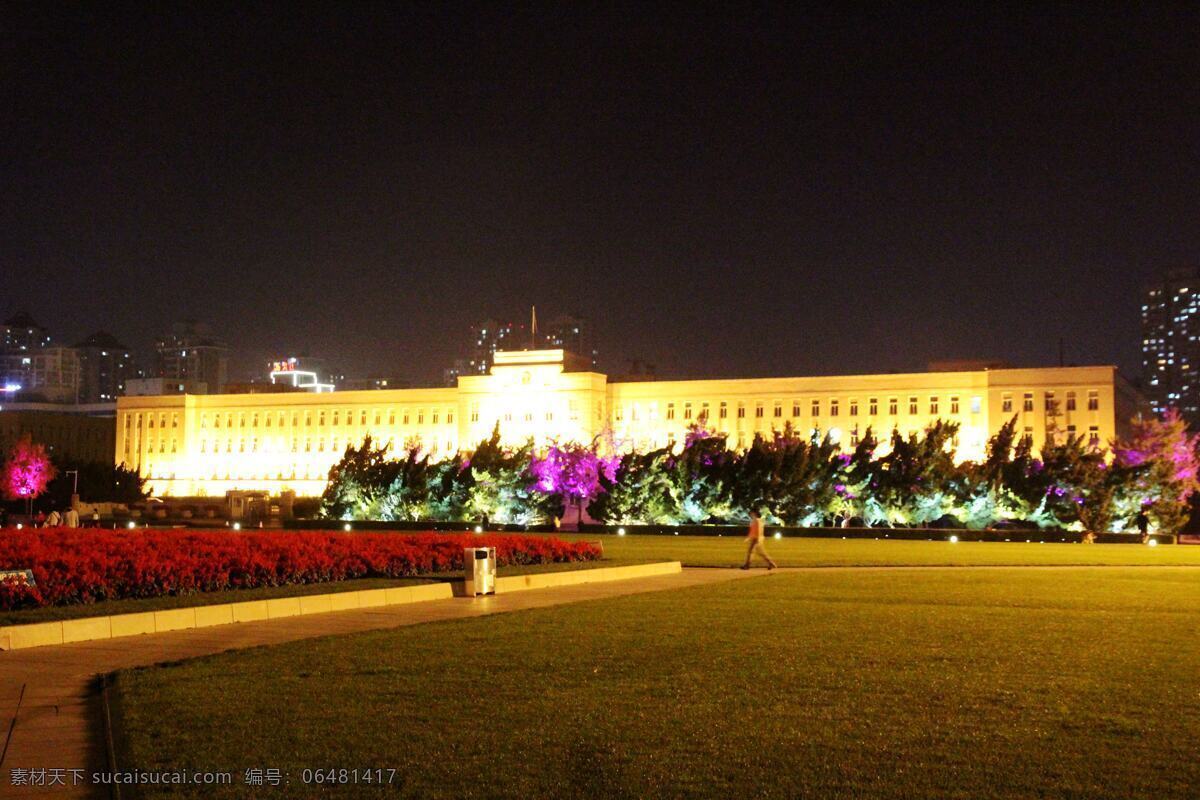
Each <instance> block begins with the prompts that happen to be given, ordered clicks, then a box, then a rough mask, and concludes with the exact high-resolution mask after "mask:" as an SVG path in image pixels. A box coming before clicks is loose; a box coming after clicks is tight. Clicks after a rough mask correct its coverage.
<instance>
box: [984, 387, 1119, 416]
mask: <svg viewBox="0 0 1200 800" xmlns="http://www.w3.org/2000/svg"><path fill="white" fill-rule="evenodd" d="M1033 401H1034V397H1033V392H1025V393H1024V394H1023V395H1022V397H1021V410H1022V411H1033V405H1034V402H1033ZM1042 407H1043V408H1044V409H1045V410H1046V413H1048V414H1057V413H1058V412H1060V411H1064V410H1066V411H1075V410H1076V408H1077V401H1076V396H1075V392H1067V393H1066V401H1065V404H1064V406H1061V407H1060V405H1059V400H1058V397H1057V396H1056V395H1055V393H1054V392H1046V393H1045V396H1044V397H1043V398H1042ZM1000 410H1001V411H1002V412H1003V413H1005V414H1011V413H1012V410H1013V396H1012V395H1011V394H1009V393H1007V392H1005V393H1004V394H1003V395H1001V397H1000ZM1087 410H1088V411H1099V410H1100V391H1099V390H1098V389H1088V392H1087Z"/></svg>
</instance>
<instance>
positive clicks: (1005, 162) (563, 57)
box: [0, 3, 1200, 382]
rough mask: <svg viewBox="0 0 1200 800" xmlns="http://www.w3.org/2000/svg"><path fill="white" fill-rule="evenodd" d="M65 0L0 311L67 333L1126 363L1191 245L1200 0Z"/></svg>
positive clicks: (13, 184)
mask: <svg viewBox="0 0 1200 800" xmlns="http://www.w3.org/2000/svg"><path fill="white" fill-rule="evenodd" d="M50 5H57V4H36V5H29V6H17V5H15V4H9V5H6V6H5V8H4V11H3V12H0V15H2V16H0V52H2V53H3V61H2V63H0V68H2V70H3V77H2V78H0V80H2V81H3V85H4V98H3V99H4V112H3V113H2V114H0V125H2V126H3V130H2V135H3V149H2V152H3V159H2V161H0V186H2V187H3V191H2V192H0V259H2V262H0V264H2V266H0V276H2V277H0V287H2V294H0V314H2V315H4V316H7V315H8V314H10V313H13V312H15V311H17V310H20V309H26V308H27V309H28V310H29V311H30V312H32V313H33V315H34V316H35V317H36V318H38V319H39V320H40V321H41V322H42V323H43V324H45V325H46V326H48V327H49V328H51V330H52V332H53V333H54V334H55V335H56V337H57V338H58V339H65V340H67V341H68V343H70V342H73V341H74V340H75V339H78V338H82V337H83V336H84V335H86V334H88V333H90V332H92V331H93V330H95V329H105V330H108V331H110V332H112V333H114V334H115V335H116V336H117V337H118V338H120V339H121V340H123V341H125V342H126V343H127V344H129V345H131V346H133V347H134V348H135V349H139V350H141V349H144V348H146V347H148V345H149V344H150V343H151V341H152V338H153V336H154V334H155V333H156V332H158V331H160V330H163V329H165V328H167V327H169V326H170V324H171V322H172V321H174V320H178V319H183V318H188V317H195V318H200V319H204V320H208V321H209V322H211V323H212V325H213V327H214V328H215V329H216V330H217V331H218V332H219V333H220V334H221V335H222V336H223V337H225V338H226V339H227V340H228V341H229V343H230V344H231V345H232V346H233V347H234V348H235V351H236V352H237V358H236V360H235V363H234V367H235V374H240V375H241V376H248V375H249V373H250V372H251V371H252V370H253V371H261V364H260V362H263V361H265V360H266V359H267V358H268V357H271V356H277V355H278V356H283V355H288V354H291V353H296V352H300V351H304V350H307V351H308V352H310V353H312V354H314V355H322V356H325V357H327V358H328V359H330V360H331V361H332V362H334V363H335V364H337V365H340V367H341V370H342V371H343V372H346V373H348V374H351V375H362V374H366V373H368V372H372V373H385V374H395V375H404V376H408V377H410V378H412V379H414V380H416V381H419V382H428V381H433V380H434V379H435V378H436V377H437V376H438V375H439V374H440V370H441V368H442V367H443V366H445V364H446V362H448V361H449V360H450V359H452V358H453V357H454V355H455V354H456V352H457V351H458V350H459V349H461V347H463V346H464V345H465V344H466V339H467V327H468V326H469V324H470V323H471V322H472V321H473V320H476V319H479V318H482V317H486V316H496V317H501V318H513V319H523V318H525V317H526V316H527V315H528V308H529V306H530V305H531V304H536V305H537V307H538V314H539V317H540V318H543V319H545V318H547V317H549V316H552V315H554V314H555V313H558V312H576V313H579V314H583V315H586V316H589V317H590V318H591V319H592V320H593V321H594V324H595V327H596V330H597V333H598V337H599V347H600V348H601V351H602V358H601V362H602V367H604V368H605V369H606V370H608V371H609V372H610V373H613V374H616V373H620V372H622V371H624V370H625V369H626V368H627V362H626V359H630V358H640V359H643V360H645V361H648V362H652V363H654V364H656V365H657V367H658V371H659V373H660V374H663V375H671V376H724V375H729V376H738V375H799V374H819V373H837V372H858V371H885V370H907V369H920V368H923V367H924V365H925V363H926V362H927V361H929V360H931V359H938V358H999V359H1006V360H1009V361H1012V362H1015V363H1018V364H1030V365H1034V364H1053V363H1057V361H1058V343H1059V339H1060V338H1063V339H1064V340H1065V350H1066V358H1067V361H1068V362H1074V363H1116V364H1118V365H1120V366H1121V367H1122V368H1124V369H1125V370H1126V371H1127V372H1129V373H1135V372H1136V370H1137V364H1138V358H1137V348H1138V336H1139V331H1138V305H1139V298H1138V289H1139V286H1140V285H1141V283H1142V282H1143V281H1145V280H1146V279H1148V278H1150V277H1151V276H1153V275H1155V274H1157V273H1160V272H1161V271H1163V270H1165V269H1167V268H1176V267H1181V266H1182V267H1187V266H1194V265H1198V264H1200V46H1198V45H1197V42H1200V16H1197V15H1195V14H1194V13H1193V14H1191V15H1188V16H1182V15H1180V14H1177V13H1176V12H1171V13H1167V12H1164V11H1163V10H1162V9H1161V8H1158V9H1155V8H1142V9H1135V10H1128V11H1114V10H1104V9H1105V4H1098V5H1097V6H1095V7H1092V6H1089V5H1080V4H1077V5H1073V6H1070V7H1065V8H1060V9H1058V10H1056V11H1044V10H1043V11H1036V12H1023V11H1019V10H1016V9H1014V8H1011V7H1009V8H1004V9H1002V10H1000V11H997V12H995V13H994V14H993V15H990V16H969V15H966V14H954V15H947V14H946V13H945V11H944V10H936V11H935V10H933V9H929V8H924V9H923V8H920V7H911V8H901V7H893V8H891V9H890V10H881V11H880V10H877V11H871V12H864V13H863V14H861V15H854V16H851V15H847V14H845V13H842V12H838V13H834V12H833V11H831V10H829V9H828V8H819V9H810V10H807V11H803V12H798V13H796V14H795V15H793V16H782V15H781V14H780V13H775V12H769V11H755V10H752V9H751V8H750V7H735V6H733V5H732V4H721V5H718V6H713V7H712V8H711V9H709V10H703V9H701V8H700V7H694V8H692V9H691V10H690V11H689V12H686V13H683V14H681V15H678V16H668V15H662V16H649V15H645V11H644V10H642V9H639V8H638V7H637V6H629V7H625V8H623V9H621V8H613V9H611V10H608V11H605V12H599V13H596V14H594V15H589V16H581V15H578V14H577V13H575V12H573V11H572V10H571V9H569V8H568V6H569V5H570V4H561V5H559V6H547V7H545V8H542V9H540V10H537V11H535V12H529V13H524V12H521V13H514V12H511V11H508V10H500V9H496V8H493V9H492V10H486V9H485V10H482V11H481V9H480V8H477V7H475V6H461V7H453V6H449V5H443V4H432V3H430V4H423V5H422V6H420V7H410V8H408V9H407V10H405V9H404V8H403V7H400V8H397V9H393V10H387V9H383V8H374V9H369V10H368V9H364V8H360V9H358V10H354V9H345V8H336V5H339V4H329V5H330V9H329V10H328V11H325V12H319V11H313V10H309V9H308V7H307V6H304V5H302V4H295V5H292V4H289V5H287V6H281V7H279V9H278V13H275V12H271V11H265V10H261V9H256V8H248V7H247V8H241V9H238V10H236V11H231V12H229V13H228V14H226V15H221V14H214V13H209V12H207V11H203V12H202V11H178V12H172V13H169V14H166V15H163V14H161V13H159V12H152V11H148V10H146V11H143V10H137V11H135V12H131V13H130V14H129V15H127V16H125V15H118V14H117V12H114V11H113V10H111V9H108V8H105V7H104V6H103V5H101V4H90V8H88V9H80V8H74V7H71V8H50V9H47V8H43V6H50ZM202 5H203V4H202ZM245 5H247V6H249V5H258V4H245ZM346 5H349V4H346ZM363 5H365V4H363ZM481 5H482V4H481Z"/></svg>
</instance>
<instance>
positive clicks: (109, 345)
mask: <svg viewBox="0 0 1200 800" xmlns="http://www.w3.org/2000/svg"><path fill="white" fill-rule="evenodd" d="M75 346H76V347H94V348H103V349H105V350H128V349H129V348H128V347H126V346H125V345H123V344H121V343H120V342H118V341H117V339H116V337H115V336H113V335H112V334H111V333H108V332H107V331H96V332H95V333H93V334H92V335H91V336H89V337H87V338H86V339H84V340H83V341H82V342H79V343H78V344H77V345H75Z"/></svg>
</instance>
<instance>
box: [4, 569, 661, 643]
mask: <svg viewBox="0 0 1200 800" xmlns="http://www.w3.org/2000/svg"><path fill="white" fill-rule="evenodd" d="M682 570H683V566H682V564H681V563H680V562H678V561H666V562H659V563H653V564H633V565H629V566H623V567H598V568H596V569H582V570H564V571H562V572H540V573H533V574H530V575H511V576H505V577H498V578H496V591H497V592H501V593H505V592H516V591H522V590H525V589H548V588H551V587H555V586H574V585H578V584H581V583H594V582H598V581H616V580H625V579H627V578H644V577H651V576H654V575H668V574H672V573H676V572H681V571H682ZM462 585H463V584H462V581H454V582H453V583H451V582H443V583H429V584H418V585H415V586H394V587H391V588H386V589H362V590H360V591H350V592H334V593H331V594H311V595H301V596H298V597H275V598H271V599H269V600H246V601H243V602H240V603H222V604H219V605H211V606H190V607H187V608H168V609H163V610H160V611H141V612H135V613H133V614H114V615H111V616H104V617H81V618H79V619H65V620H56V621H54V622H33V623H29V624H27V625H6V626H2V627H0V650H23V649H25V648H29V647H44V646H47V645H56V644H70V643H72V642H89V641H96V640H101V639H117V638H120V637H123V636H137V635H139V634H145V633H166V632H167V631H180V630H189V629H192V628H209V627H213V626H215V625H231V624H233V623H235V622H256V621H260V620H271V619H282V618H285V617H298V616H305V615H308V614H325V613H328V612H331V611H352V610H354V609H361V608H374V607H378V606H395V605H404V604H407V603H420V602H424V601H426V600H449V599H450V598H452V597H454V596H456V595H458V596H461V595H462V588H461V587H462Z"/></svg>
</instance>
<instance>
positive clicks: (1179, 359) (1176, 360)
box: [1142, 270, 1200, 425]
mask: <svg viewBox="0 0 1200 800" xmlns="http://www.w3.org/2000/svg"><path fill="white" fill-rule="evenodd" d="M1198 337H1200V274H1198V273H1197V272H1196V271H1195V270H1175V271H1172V272H1168V273H1167V275H1166V277H1165V278H1164V279H1163V280H1162V281H1160V282H1158V283H1155V284H1152V285H1150V286H1147V287H1146V288H1145V291H1144V294H1143V297H1142V381H1143V384H1144V386H1143V391H1145V393H1146V399H1147V400H1148V401H1149V402H1150V408H1151V409H1152V410H1153V411H1154V412H1156V413H1161V412H1163V411H1165V410H1166V409H1168V408H1174V409H1177V410H1178V411H1179V412H1180V413H1181V414H1183V416H1184V417H1185V418H1186V419H1187V420H1188V421H1189V422H1191V423H1192V424H1193V425H1195V424H1197V423H1200V338H1198Z"/></svg>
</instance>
